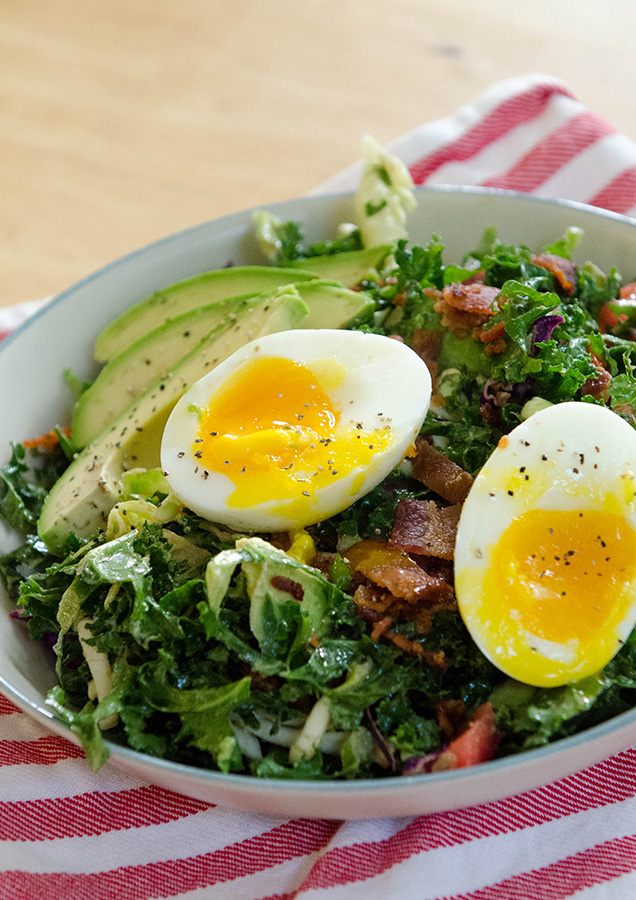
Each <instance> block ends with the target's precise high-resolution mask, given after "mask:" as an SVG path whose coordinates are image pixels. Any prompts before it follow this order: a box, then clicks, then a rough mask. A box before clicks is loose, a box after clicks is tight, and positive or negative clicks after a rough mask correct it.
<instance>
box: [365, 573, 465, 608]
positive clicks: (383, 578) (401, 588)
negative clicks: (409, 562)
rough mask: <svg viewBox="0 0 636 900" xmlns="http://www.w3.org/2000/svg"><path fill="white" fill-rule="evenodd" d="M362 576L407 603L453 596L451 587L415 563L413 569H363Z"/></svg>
mask: <svg viewBox="0 0 636 900" xmlns="http://www.w3.org/2000/svg"><path fill="white" fill-rule="evenodd" d="M363 574H364V575H365V577H366V578H368V579H369V581H372V582H373V583H374V584H377V585H378V587H381V588H384V590H386V591H389V593H390V594H392V595H393V596H394V597H397V598H398V599H399V600H407V601H408V602H409V603H415V602H416V601H417V600H429V601H430V600H438V599H440V598H442V597H451V596H452V595H453V589H452V587H451V586H450V585H449V584H448V583H447V582H446V581H444V579H443V578H436V577H434V576H432V575H428V574H427V573H426V572H425V571H424V569H420V567H419V566H418V565H417V563H414V564H413V568H409V567H406V568H401V567H399V566H394V567H390V566H377V567H376V568H370V569H365V571H364V572H363Z"/></svg>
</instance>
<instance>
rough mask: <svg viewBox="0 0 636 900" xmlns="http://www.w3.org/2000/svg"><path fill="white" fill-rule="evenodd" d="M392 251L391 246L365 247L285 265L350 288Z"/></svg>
mask: <svg viewBox="0 0 636 900" xmlns="http://www.w3.org/2000/svg"><path fill="white" fill-rule="evenodd" d="M392 249H393V247H392V246H391V244H383V245H382V246H379V247H365V248H364V250H346V251H345V252H344V253H332V254H328V255H326V256H309V257H306V258H304V259H293V260H289V262H287V263H285V265H286V266H289V267H290V268H292V269H299V268H300V269H305V270H307V271H311V272H314V273H315V274H316V275H317V276H318V278H321V279H322V280H323V281H340V282H341V283H342V284H344V286H345V287H348V288H352V287H355V286H356V285H357V284H360V282H361V281H362V280H363V279H364V278H366V277H367V275H368V274H369V271H370V270H373V269H377V267H378V266H380V265H381V264H382V263H383V262H384V260H385V259H386V257H387V256H388V255H389V253H390V252H391V251H392Z"/></svg>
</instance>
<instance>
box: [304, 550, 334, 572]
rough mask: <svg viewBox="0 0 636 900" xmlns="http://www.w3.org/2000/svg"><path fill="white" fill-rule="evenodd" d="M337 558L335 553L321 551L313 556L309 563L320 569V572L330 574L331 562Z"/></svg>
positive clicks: (313, 567)
mask: <svg viewBox="0 0 636 900" xmlns="http://www.w3.org/2000/svg"><path fill="white" fill-rule="evenodd" d="M335 558H336V554H335V553H326V552H324V551H322V550H321V551H319V552H318V553H316V555H315V556H314V557H313V558H312V560H311V561H310V563H309V565H310V566H311V567H312V569H318V571H319V572H322V574H323V575H329V569H330V568H331V564H332V563H333V561H334V559H335Z"/></svg>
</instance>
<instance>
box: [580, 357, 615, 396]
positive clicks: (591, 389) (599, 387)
mask: <svg viewBox="0 0 636 900" xmlns="http://www.w3.org/2000/svg"><path fill="white" fill-rule="evenodd" d="M592 362H593V363H594V367H595V369H596V371H597V372H598V375H596V376H595V377H594V378H588V380H587V381H586V382H585V383H584V384H583V386H582V388H581V396H582V397H586V396H590V397H595V398H599V397H600V398H602V399H603V400H607V399H608V398H609V386H610V382H611V380H612V376H611V375H610V373H609V372H608V371H607V369H606V368H605V366H604V365H603V361H602V360H601V359H599V358H598V356H597V355H596V354H595V353H592Z"/></svg>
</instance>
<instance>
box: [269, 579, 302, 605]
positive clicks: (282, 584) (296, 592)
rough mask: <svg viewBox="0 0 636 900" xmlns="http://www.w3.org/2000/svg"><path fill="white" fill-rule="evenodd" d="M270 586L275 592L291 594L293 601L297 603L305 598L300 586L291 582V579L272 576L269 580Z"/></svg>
mask: <svg viewBox="0 0 636 900" xmlns="http://www.w3.org/2000/svg"><path fill="white" fill-rule="evenodd" d="M270 584H271V586H272V587H273V588H274V589H275V590H277V591H284V592H285V593H286V594H291V596H292V597H293V598H294V600H298V602H299V603H300V601H301V600H302V599H303V597H304V596H305V592H304V590H303V586H302V584H299V583H298V582H297V581H293V580H292V579H291V578H286V577H285V576H284V575H273V576H272V578H270Z"/></svg>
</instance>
